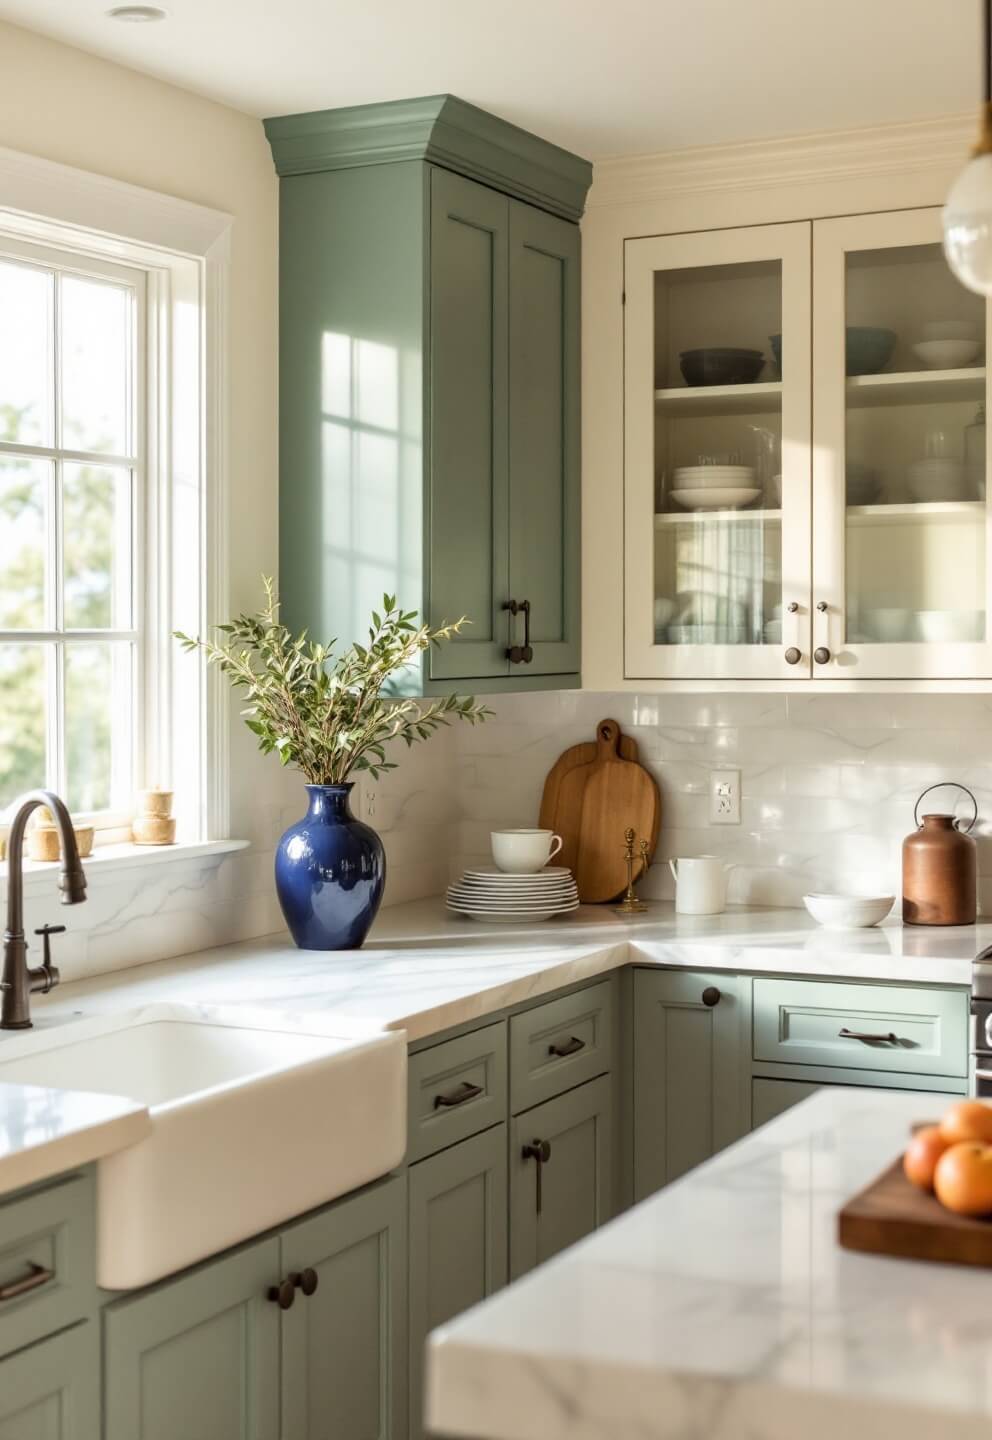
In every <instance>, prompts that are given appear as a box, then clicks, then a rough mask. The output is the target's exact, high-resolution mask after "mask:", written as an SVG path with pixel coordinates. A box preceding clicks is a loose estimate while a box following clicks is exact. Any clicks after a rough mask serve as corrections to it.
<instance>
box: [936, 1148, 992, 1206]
mask: <svg viewBox="0 0 992 1440" xmlns="http://www.w3.org/2000/svg"><path fill="white" fill-rule="evenodd" d="M933 1188H934V1191H935V1192H936V1195H937V1199H938V1200H939V1201H940V1203H941V1205H946V1207H947V1209H948V1210H953V1211H954V1213H955V1215H988V1214H990V1213H992V1145H983V1144H982V1143H981V1141H979V1140H962V1141H960V1142H959V1144H957V1145H951V1146H950V1147H949V1148H948V1149H947V1150H945V1151H944V1153H943V1155H941V1157H940V1159H939V1160H938V1161H937V1167H936V1169H935V1170H934V1174H933Z"/></svg>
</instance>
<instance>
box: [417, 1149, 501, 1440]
mask: <svg viewBox="0 0 992 1440" xmlns="http://www.w3.org/2000/svg"><path fill="white" fill-rule="evenodd" d="M409 1176H410V1437H411V1440H418V1437H419V1436H421V1435H422V1434H423V1405H424V1384H423V1379H424V1353H425V1352H424V1346H425V1342H426V1340H427V1336H428V1335H429V1334H430V1332H431V1331H432V1330H433V1329H434V1328H435V1327H436V1326H438V1325H443V1324H444V1322H445V1321H446V1320H451V1319H453V1317H454V1316H455V1315H459V1314H461V1312H462V1311H463V1310H467V1309H468V1308H469V1306H470V1305H475V1304H477V1303H478V1302H479V1301H480V1300H484V1299H485V1298H486V1296H487V1295H491V1294H492V1293H493V1292H494V1291H495V1290H498V1289H499V1288H500V1286H502V1285H505V1284H506V1205H507V1190H506V1126H505V1125H495V1126H493V1128H492V1129H491V1130H486V1131H485V1132H484V1133H483V1134H482V1135H475V1136H473V1137H472V1139H470V1140H463V1141H462V1142H461V1143H460V1144H458V1145H453V1146H452V1147H451V1149H450V1150H442V1151H441V1153H440V1154H439V1155H434V1156H432V1157H431V1158H430V1159H429V1160H423V1161H421V1163H420V1164H419V1165H414V1166H413V1167H412V1168H411V1170H410V1172H409Z"/></svg>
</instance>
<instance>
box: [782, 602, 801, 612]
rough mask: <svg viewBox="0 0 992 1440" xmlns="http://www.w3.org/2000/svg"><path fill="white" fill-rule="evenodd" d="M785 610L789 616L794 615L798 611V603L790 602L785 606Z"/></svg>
mask: <svg viewBox="0 0 992 1440" xmlns="http://www.w3.org/2000/svg"><path fill="white" fill-rule="evenodd" d="M785 608H786V610H788V612H789V614H790V615H795V613H796V611H797V610H798V609H799V601H798V600H790V601H789V603H788V605H786V607H785Z"/></svg>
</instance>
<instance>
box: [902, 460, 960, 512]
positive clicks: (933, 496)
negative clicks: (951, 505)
mask: <svg viewBox="0 0 992 1440" xmlns="http://www.w3.org/2000/svg"><path fill="white" fill-rule="evenodd" d="M906 483H907V485H908V486H909V493H910V494H911V495H912V497H913V499H914V500H921V501H923V502H925V503H931V502H936V501H941V500H966V499H967V498H968V494H967V491H968V477H967V475H966V473H965V468H964V465H963V464H962V462H961V461H960V460H952V459H949V458H948V459H941V460H914V461H913V463H912V465H909V466H908V467H907V469H906Z"/></svg>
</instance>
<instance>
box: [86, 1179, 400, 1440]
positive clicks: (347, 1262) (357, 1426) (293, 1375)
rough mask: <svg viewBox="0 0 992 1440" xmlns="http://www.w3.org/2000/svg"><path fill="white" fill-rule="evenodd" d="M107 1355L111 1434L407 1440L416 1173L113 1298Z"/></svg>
mask: <svg viewBox="0 0 992 1440" xmlns="http://www.w3.org/2000/svg"><path fill="white" fill-rule="evenodd" d="M305 1270H313V1271H314V1272H315V1274H316V1279H317V1286H316V1289H315V1290H314V1291H313V1292H312V1293H310V1294H307V1288H306V1287H305V1286H304V1285H302V1284H299V1283H298V1284H297V1286H296V1289H295V1293H294V1294H293V1297H292V1301H291V1304H290V1305H289V1307H288V1308H287V1309H281V1308H280V1306H279V1305H278V1304H276V1303H274V1301H273V1300H271V1299H270V1298H269V1291H270V1289H271V1288H273V1287H275V1286H277V1285H279V1283H280V1282H282V1281H286V1280H290V1279H292V1278H293V1277H296V1276H302V1274H303V1272H304V1271H305ZM104 1356H105V1362H104V1364H105V1386H106V1432H105V1437H106V1440H404V1437H405V1435H406V1394H407V1392H406V1181H405V1178H404V1177H403V1176H393V1177H391V1178H390V1179H388V1180H385V1181H382V1182H380V1183H379V1184H378V1185H373V1186H369V1187H368V1188H367V1189H365V1190H361V1191H358V1192H357V1193H356V1194H355V1195H352V1196H349V1197H347V1198H346V1199H344V1200H341V1201H338V1202H337V1203H336V1204H333V1205H329V1206H328V1207H327V1208H326V1209H325V1210H320V1211H317V1212H316V1213H315V1214H313V1215H310V1216H307V1217H306V1218H305V1219H303V1220H300V1221H298V1222H297V1223H296V1224H294V1225H290V1226H287V1227H286V1229H285V1230H283V1231H282V1233H281V1234H280V1235H271V1236H267V1237H266V1238H264V1239H261V1240H258V1241H256V1242H255V1243H254V1244H253V1245H248V1246H245V1247H244V1248H243V1249H240V1250H236V1251H234V1252H232V1253H231V1254H228V1255H224V1256H222V1257H221V1258H220V1259H217V1260H213V1261H211V1262H209V1263H208V1264H206V1265H203V1266H201V1267H199V1268H198V1269H196V1270H193V1271H191V1272H187V1273H186V1274H183V1275H179V1276H177V1277H176V1278H175V1279H174V1280H168V1281H165V1282H163V1284H161V1285H156V1286H154V1287H153V1288H152V1289H150V1290H144V1291H140V1292H139V1293H137V1294H136V1295H133V1296H129V1297H128V1298H127V1299H122V1300H118V1301H115V1302H114V1303H112V1304H110V1305H108V1306H107V1308H106V1309H105V1311H104ZM280 1402H281V1403H280Z"/></svg>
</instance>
